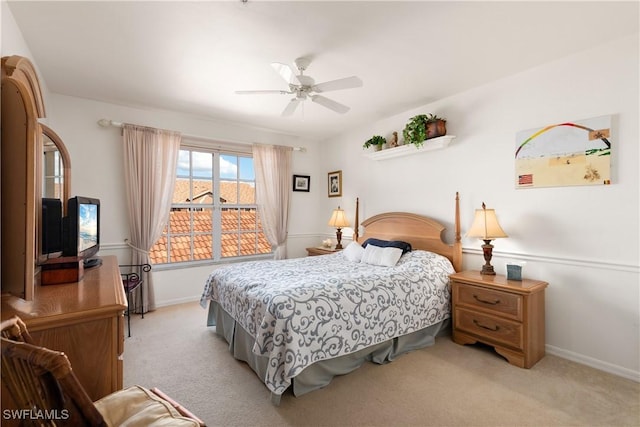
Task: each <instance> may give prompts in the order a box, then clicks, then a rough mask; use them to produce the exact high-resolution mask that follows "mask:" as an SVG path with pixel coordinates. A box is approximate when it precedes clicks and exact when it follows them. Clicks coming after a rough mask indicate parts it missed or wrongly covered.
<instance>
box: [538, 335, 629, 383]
mask: <svg viewBox="0 0 640 427" xmlns="http://www.w3.org/2000/svg"><path fill="white" fill-rule="evenodd" d="M545 350H546V351H547V353H549V354H552V355H554V356H558V357H562V358H563V359H567V360H571V361H572V362H576V363H580V364H582V365H586V366H590V367H592V368H595V369H598V370H600V371H604V372H608V373H610V374H613V375H617V376H619V377H623V378H627V379H630V380H632V381H635V382H640V372H638V371H633V370H631V369H627V368H623V367H622V366H618V365H614V364H611V363H607V362H603V361H602V360H598V359H594V358H592V357H588V356H584V355H582V354H579V353H574V352H572V351H569V350H564V349H562V348H559V347H555V346H552V345H549V344H547V345H546V346H545Z"/></svg>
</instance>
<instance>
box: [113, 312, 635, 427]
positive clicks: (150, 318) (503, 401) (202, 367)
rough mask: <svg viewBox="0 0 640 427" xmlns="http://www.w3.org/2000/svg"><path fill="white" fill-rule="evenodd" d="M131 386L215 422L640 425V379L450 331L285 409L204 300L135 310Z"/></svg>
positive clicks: (129, 352) (127, 376) (128, 359)
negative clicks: (529, 363)
mask: <svg viewBox="0 0 640 427" xmlns="http://www.w3.org/2000/svg"><path fill="white" fill-rule="evenodd" d="M131 323H132V326H131V329H132V336H131V338H127V339H126V340H125V353H124V382H125V386H127V385H132V384H140V385H143V386H147V387H159V388H160V389H161V390H163V391H164V392H166V393H167V394H169V395H170V396H172V397H174V398H175V399H176V400H178V401H180V402H181V403H183V404H184V405H185V406H186V407H187V408H189V409H190V410H191V411H193V412H194V413H195V414H196V415H198V416H199V417H201V418H202V419H203V420H204V421H205V422H206V423H207V425H208V426H640V384H639V383H636V382H634V381H631V380H627V379H624V378H621V377H617V376H614V375H610V374H607V373H604V372H601V371H598V370H595V369H592V368H589V367H586V366H583V365H580V364H577V363H573V362H570V361H567V360H565V359H561V358H559V357H555V356H551V355H547V356H546V357H545V358H544V359H542V360H541V361H540V362H538V364H536V365H535V366H534V367H533V368H531V369H520V368H516V367H514V366H512V365H510V364H508V363H507V362H506V361H505V360H504V359H502V358H501V357H500V356H499V355H497V354H496V353H494V352H493V350H492V349H491V348H488V347H483V346H460V345H457V344H454V343H453V342H452V341H451V340H450V338H448V337H443V338H439V339H438V340H437V341H436V344H435V345H434V346H432V347H430V348H426V349H423V350H418V351H414V352H411V353H408V354H405V355H403V356H401V357H400V358H399V359H398V360H396V361H394V362H393V363H390V364H387V365H375V364H372V363H365V364H364V365H363V366H362V367H361V368H360V369H358V370H357V371H355V372H352V373H351V374H349V375H345V376H341V377H337V378H335V379H334V380H333V382H332V383H331V384H329V386H327V387H325V388H323V389H321V390H318V391H315V392H312V393H309V394H307V395H304V396H301V397H294V396H293V395H291V394H289V393H287V394H285V396H283V398H282V402H281V404H280V406H277V407H276V406H274V405H272V404H271V401H270V393H269V391H268V389H267V388H266V387H265V386H264V385H263V383H262V382H261V381H260V380H259V379H258V377H257V376H256V375H255V374H254V373H253V371H252V370H251V369H250V368H249V367H248V366H247V365H246V364H244V363H242V362H238V361H236V360H234V359H233V358H232V357H231V355H230V354H229V351H228V346H227V343H226V342H225V341H224V340H222V339H221V338H219V337H217V336H216V334H215V331H214V330H213V328H207V327H206V325H205V324H206V310H204V309H202V308H201V307H200V306H199V305H198V304H197V303H195V302H194V303H188V304H180V305H176V306H171V307H164V308H161V309H158V310H156V311H154V312H152V313H148V314H146V315H145V318H144V319H141V318H140V316H136V315H134V316H133V317H132V321H131Z"/></svg>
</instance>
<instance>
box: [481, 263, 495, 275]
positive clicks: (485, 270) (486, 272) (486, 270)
mask: <svg viewBox="0 0 640 427" xmlns="http://www.w3.org/2000/svg"><path fill="white" fill-rule="evenodd" d="M480 274H483V275H485V276H495V275H496V272H495V271H494V269H493V265H489V266H487V265H486V264H485V265H483V266H482V271H480Z"/></svg>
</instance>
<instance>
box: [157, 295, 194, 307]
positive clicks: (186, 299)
mask: <svg viewBox="0 0 640 427" xmlns="http://www.w3.org/2000/svg"><path fill="white" fill-rule="evenodd" d="M194 301H200V295H196V296H190V297H184V298H175V299H170V300H166V301H160V302H156V308H161V307H168V306H170V305H178V304H185V303H187V302H194Z"/></svg>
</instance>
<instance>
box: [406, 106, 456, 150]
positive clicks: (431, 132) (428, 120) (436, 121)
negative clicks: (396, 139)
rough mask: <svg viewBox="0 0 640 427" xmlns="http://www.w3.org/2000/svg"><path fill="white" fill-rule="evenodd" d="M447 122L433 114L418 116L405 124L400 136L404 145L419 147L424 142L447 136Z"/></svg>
mask: <svg viewBox="0 0 640 427" xmlns="http://www.w3.org/2000/svg"><path fill="white" fill-rule="evenodd" d="M446 123H447V121H446V120H445V119H443V118H442V117H438V116H437V115H435V114H418V115H417V116H414V117H411V118H410V119H409V121H408V122H407V124H406V126H405V127H404V130H403V131H402V136H404V143H405V144H414V145H415V146H416V147H421V146H422V144H423V143H424V141H425V140H427V139H431V138H437V137H439V136H443V135H446V134H447V126H446Z"/></svg>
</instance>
